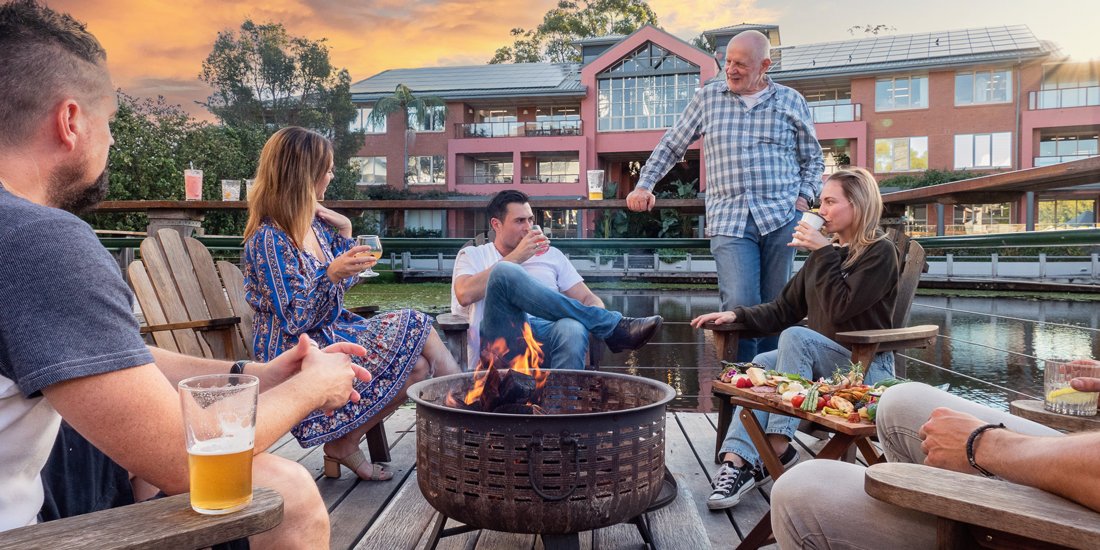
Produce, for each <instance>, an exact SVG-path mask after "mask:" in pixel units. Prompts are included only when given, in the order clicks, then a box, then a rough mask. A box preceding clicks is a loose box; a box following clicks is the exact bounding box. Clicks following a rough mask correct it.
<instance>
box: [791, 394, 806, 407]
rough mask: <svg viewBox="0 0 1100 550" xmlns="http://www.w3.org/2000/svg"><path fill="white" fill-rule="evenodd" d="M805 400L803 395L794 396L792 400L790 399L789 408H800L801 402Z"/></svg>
mask: <svg viewBox="0 0 1100 550" xmlns="http://www.w3.org/2000/svg"><path fill="white" fill-rule="evenodd" d="M805 400H806V396H805V395H796V396H794V398H793V399H791V406H792V407H794V408H796V409H797V408H799V407H801V406H802V402H803V401H805Z"/></svg>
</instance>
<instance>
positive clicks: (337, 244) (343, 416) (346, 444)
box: [243, 127, 459, 480]
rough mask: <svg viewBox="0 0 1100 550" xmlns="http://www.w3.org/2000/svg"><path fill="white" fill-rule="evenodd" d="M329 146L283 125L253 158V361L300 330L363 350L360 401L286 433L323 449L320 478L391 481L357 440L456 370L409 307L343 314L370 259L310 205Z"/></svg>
mask: <svg viewBox="0 0 1100 550" xmlns="http://www.w3.org/2000/svg"><path fill="white" fill-rule="evenodd" d="M332 155H333V153H332V144H331V143H330V142H329V141H328V140H327V139H326V138H324V137H323V136H321V135H320V134H317V133H315V132H312V131H310V130H305V129H303V128H297V127H290V128H284V129H282V130H280V131H278V132H276V133H275V135H273V136H271V139H269V140H268V142H267V144H265V145H264V149H263V152H262V153H261V154H260V165H259V168H258V170H257V172H256V186H255V188H253V190H252V193H251V195H250V196H249V199H248V200H249V217H248V225H247V227H246V229H245V243H244V252H243V263H244V268H245V269H244V280H245V295H246V298H247V300H248V302H249V304H250V305H251V306H252V309H253V310H254V311H255V319H254V322H253V329H254V334H255V336H254V340H253V347H254V351H255V356H256V360H257V361H267V360H269V359H271V358H273V357H275V356H276V355H278V354H279V353H282V352H283V351H285V350H287V349H290V348H291V347H293V346H294V345H295V343H296V342H297V341H298V336H299V335H300V334H302V333H306V334H308V335H309V336H310V337H311V338H313V340H314V341H316V342H318V343H320V344H322V345H329V344H333V343H335V342H337V341H340V340H343V341H349V342H355V343H357V344H360V345H362V346H363V347H365V348H366V349H367V355H366V356H365V357H355V358H354V359H355V360H356V361H357V362H358V363H359V364H361V365H362V366H363V367H365V368H366V369H368V370H369V371H370V372H371V374H372V375H373V379H372V380H371V381H370V382H369V383H363V382H357V383H356V384H357V385H356V390H357V391H358V392H359V394H360V396H361V397H362V399H361V400H360V401H359V403H352V402H350V401H349V402H348V403H347V404H346V405H344V406H343V407H342V408H340V409H337V410H336V411H335V414H333V415H332V416H326V415H325V414H324V413H323V412H321V411H313V412H312V413H310V415H309V416H308V417H307V418H306V419H305V420H303V421H302V422H301V423H300V424H298V426H296V427H295V428H294V429H292V430H291V433H293V434H294V436H295V437H296V438H297V439H298V442H299V443H300V444H301V445H302V446H303V447H311V446H314V445H319V444H322V443H323V444H324V445H325V448H324V452H325V475H326V476H330V477H339V475H340V465H344V466H346V467H348V468H349V469H351V470H352V471H354V472H355V473H356V474H357V475H358V476H359V477H360V478H362V479H368V480H385V479H389V478H391V477H393V474H392V473H391V472H388V471H386V470H384V469H383V468H382V467H381V466H380V465H376V464H371V463H370V462H368V461H367V460H366V458H365V457H364V455H363V452H362V451H361V450H360V448H359V444H360V442H361V441H362V439H363V437H364V435H365V434H366V433H367V431H369V430H370V428H372V427H374V425H376V424H377V423H378V422H379V420H381V419H382V418H385V416H386V415H387V414H388V413H389V412H390V411H392V410H394V409H395V408H397V407H398V406H399V405H400V404H401V403H403V402H404V401H405V389H406V388H407V387H408V386H409V385H410V384H412V383H413V382H416V381H418V380H423V379H424V378H427V377H430V376H432V375H433V374H450V373H455V372H459V369H458V366H457V365H456V363H455V361H454V359H453V358H452V357H451V355H450V353H449V352H448V351H447V349H446V347H445V346H444V345H443V342H442V341H441V340H440V338H439V336H438V335H436V333H435V331H434V330H433V329H432V320H431V317H429V316H428V315H426V314H424V313H421V312H418V311H414V310H411V309H403V310H399V311H392V312H389V313H384V314H381V315H378V316H376V317H373V318H371V319H365V318H363V317H360V316H358V315H355V314H354V313H351V312H350V311H348V310H347V309H344V293H345V292H346V291H347V290H348V289H349V288H351V287H352V286H353V285H354V284H355V283H356V281H357V279H358V278H357V276H356V274H357V273H359V272H360V271H362V270H363V269H365V268H367V267H369V266H373V265H374V263H375V262H376V261H377V260H375V259H374V258H373V257H371V256H369V255H367V254H366V252H367V251H368V250H370V248H369V247H366V246H356V245H355V241H354V240H353V239H352V238H351V221H350V220H348V218H347V217H345V216H343V215H341V214H338V213H336V212H333V211H332V210H329V209H328V208H325V207H324V206H321V204H320V202H318V201H320V200H321V199H323V198H324V195H325V190H326V189H327V188H328V184H329V182H330V181H331V180H332V177H333V174H332V168H333V156H332Z"/></svg>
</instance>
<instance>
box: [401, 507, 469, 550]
mask: <svg viewBox="0 0 1100 550" xmlns="http://www.w3.org/2000/svg"><path fill="white" fill-rule="evenodd" d="M442 517H443V515H442V514H440V515H439V518H442ZM461 526H462V523H460V522H457V521H455V520H453V519H449V520H447V524H446V525H445V526H444V527H445V528H447V529H450V528H452V527H461ZM429 534H430V533H424V538H422V539H420V544H419V545H418V546H417V548H422V549H424V550H430V546H428V543H429V542H430V541H429V540H427V539H428V536H429ZM480 536H481V531H471V532H469V533H462V534H461V535H451V536H449V537H445V538H441V539H439V544H437V545H436V547H435V549H436V550H474V548H475V547H476V546H477V539H478V537H480Z"/></svg>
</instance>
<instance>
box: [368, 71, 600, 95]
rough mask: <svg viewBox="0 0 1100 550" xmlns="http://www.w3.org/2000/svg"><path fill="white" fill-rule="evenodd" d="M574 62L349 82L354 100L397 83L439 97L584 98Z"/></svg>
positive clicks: (396, 74)
mask: <svg viewBox="0 0 1100 550" xmlns="http://www.w3.org/2000/svg"><path fill="white" fill-rule="evenodd" d="M579 71H580V65H578V64H576V63H501V64H498V65H470V66H460V67H424V68H419V69H391V70H388V71H383V72H381V73H378V74H376V75H374V76H372V77H370V78H367V79H364V80H360V81H359V82H356V83H355V84H352V85H351V94H352V99H353V100H354V101H372V100H377V99H379V98H382V97H386V96H388V95H390V94H391V93H393V90H394V88H396V87H397V85H398V84H404V85H406V86H408V87H409V88H410V89H412V90H413V92H416V93H425V94H431V95H435V96H438V97H440V98H443V99H469V98H492V97H523V96H555V95H556V96H576V97H584V95H585V90H584V87H583V86H581V84H580V76H579Z"/></svg>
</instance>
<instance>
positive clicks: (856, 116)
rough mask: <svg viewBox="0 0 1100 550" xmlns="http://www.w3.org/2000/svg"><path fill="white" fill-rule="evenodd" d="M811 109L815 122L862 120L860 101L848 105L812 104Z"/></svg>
mask: <svg viewBox="0 0 1100 550" xmlns="http://www.w3.org/2000/svg"><path fill="white" fill-rule="evenodd" d="M810 111H812V112H813V115H814V123H815V124H821V123H826V122H855V121H857V120H862V112H861V108H860V104H859V103H850V104H848V105H816V106H815V105H811V106H810Z"/></svg>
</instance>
